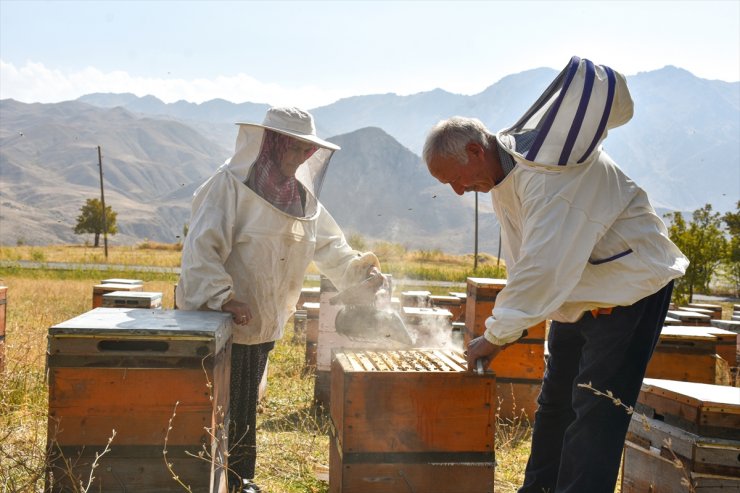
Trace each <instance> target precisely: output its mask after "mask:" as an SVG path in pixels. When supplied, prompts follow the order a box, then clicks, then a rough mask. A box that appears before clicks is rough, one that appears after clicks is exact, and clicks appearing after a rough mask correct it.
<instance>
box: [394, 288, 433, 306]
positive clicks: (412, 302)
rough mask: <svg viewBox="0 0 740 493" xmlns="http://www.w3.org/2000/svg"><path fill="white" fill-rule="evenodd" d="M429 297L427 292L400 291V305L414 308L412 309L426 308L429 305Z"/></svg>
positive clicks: (429, 294)
mask: <svg viewBox="0 0 740 493" xmlns="http://www.w3.org/2000/svg"><path fill="white" fill-rule="evenodd" d="M431 295H432V293H430V292H429V291H424V290H420V291H402V292H401V305H402V306H414V307H428V306H429V305H430V303H431V298H430V297H431Z"/></svg>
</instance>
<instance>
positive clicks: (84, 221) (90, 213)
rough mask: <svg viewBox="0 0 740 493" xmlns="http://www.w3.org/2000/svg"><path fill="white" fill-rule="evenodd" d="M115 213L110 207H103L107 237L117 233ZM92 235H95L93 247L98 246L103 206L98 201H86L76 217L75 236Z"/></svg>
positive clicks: (101, 230)
mask: <svg viewBox="0 0 740 493" xmlns="http://www.w3.org/2000/svg"><path fill="white" fill-rule="evenodd" d="M117 215H118V213H117V212H113V209H112V208H111V206H106V207H105V222H106V226H107V231H106V233H108V234H109V235H114V234H116V233H118V226H117V225H116V216H117ZM85 233H92V234H94V235H95V247H98V246H100V235H101V234H103V205H102V203H101V202H100V200H99V199H87V201H86V202H85V205H83V206H82V207H80V215H79V216H77V225H76V226H75V234H78V235H81V234H85Z"/></svg>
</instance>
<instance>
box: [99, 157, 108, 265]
mask: <svg viewBox="0 0 740 493" xmlns="http://www.w3.org/2000/svg"><path fill="white" fill-rule="evenodd" d="M98 168H100V203H101V204H102V205H103V245H105V259H106V260H108V221H107V218H106V217H105V216H106V213H105V195H104V194H103V154H102V152H101V151H100V146H98Z"/></svg>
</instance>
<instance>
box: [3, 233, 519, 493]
mask: <svg viewBox="0 0 740 493" xmlns="http://www.w3.org/2000/svg"><path fill="white" fill-rule="evenodd" d="M21 248H25V247H19V248H17V249H16V248H14V249H13V250H14V251H15V252H18V251H19V250H20V249H21ZM75 248H76V247H70V250H74V249H75ZM80 249H81V250H82V248H80ZM55 251H56V250H55V249H49V250H47V249H44V250H43V253H44V255H45V256H47V257H49V259H48V261H69V260H70V259H69V258H59V259H57V257H56V255H62V253H53V252H55ZM61 251H62V250H60V252H61ZM29 252H30V250H29V251H26V252H24V253H23V255H29ZM152 252H154V250H149V251H148V253H147V255H158V254H157V253H152ZM162 253H163V255H168V254H169V253H170V252H168V251H166V250H164V251H162ZM3 255H4V256H5V255H7V250H6V249H3ZM18 255H20V253H18ZM4 258H6V259H7V256H6V257H4ZM52 258H53V259H54V260H51V259H52ZM121 258H123V257H121ZM29 260H30V259H29ZM123 274H126V273H125V272H124V273H122V275H121V277H137V278H142V276H141V275H137V274H139V273H129V274H130V275H128V276H126V275H123ZM83 275H84V272H83V273H80V272H74V273H70V272H68V273H66V274H65V273H64V272H62V273H55V274H50V273H49V272H48V271H43V270H41V271H39V270H22V269H20V270H19V269H0V285H4V286H7V287H8V303H7V323H6V339H5V341H6V344H5V350H6V370H5V373H4V374H3V376H2V378H1V379H0V492H3V493H5V492H8V493H11V492H24V493H26V492H36V491H37V492H41V491H43V485H44V478H43V475H44V470H45V463H46V450H45V448H46V429H47V413H48V388H47V382H46V380H45V358H46V346H47V341H46V336H47V331H48V328H49V327H51V326H53V325H55V324H58V323H60V322H63V321H65V320H68V319H70V318H73V317H75V316H77V315H79V314H81V313H84V312H86V311H88V310H89V309H90V308H91V299H92V286H93V285H94V284H97V283H99V282H100V280H101V273H100V272H94V271H93V273H92V274H89V275H88V278H81V277H82V276H83ZM65 276H66V277H69V278H65ZM108 277H110V276H108ZM116 277H119V276H118V275H117V276H116ZM143 278H144V280H145V285H144V289H145V290H146V291H159V292H162V293H163V304H164V307H165V308H171V307H172V303H173V286H174V282H175V279H174V277H173V276H169V277H168V276H164V275H157V276H154V275H152V276H149V277H147V276H144V277H143ZM291 330H292V328H291V329H289V330H288V332H290V331H291ZM290 339H291V338H290V337H286V338H284V339H283V340H282V341H280V342H279V343H278V344H277V346H276V348H275V350H274V351H273V353H272V354H271V358H270V367H269V368H270V372H269V386H268V390H267V396H266V398H265V399H264V400H263V402H262V405H261V409H262V412H261V414H260V415H259V417H258V427H259V430H258V441H259V448H260V454H259V459H258V469H257V476H258V477H257V480H258V482H260V483H261V484H262V485H264V486H265V487H266V489H267V490H268V491H270V492H272V493H298V492H313V493H325V492H327V491H328V484H327V483H326V482H325V481H323V480H320V479H318V478H317V471H324V472H325V471H326V469H327V468H328V464H329V458H328V448H329V447H328V444H329V441H328V436H327V433H328V426H329V419H328V416H327V415H326V413H323V412H321V411H318V410H316V409H315V408H314V407H313V405H312V400H313V383H314V382H313V377H312V376H311V375H310V374H309V375H305V373H304V371H303V365H304V346H303V345H302V344H300V343H296V342H292V341H291V340H290ZM527 430H528V425H526V424H525V423H517V424H511V423H507V424H504V423H501V424H500V425H499V427H498V433H497V442H500V443H497V450H496V454H497V461H498V468H497V470H496V491H497V492H503V493H508V492H514V491H516V485H517V484H519V482H520V481H521V476H522V474H523V470H524V465H525V464H526V457H527V454H528V449H529V441H528V432H527ZM114 445H115V441H114ZM194 453H197V450H194ZM175 472H177V471H175ZM81 479H84V480H85V482H86V480H87V479H86V478H81ZM90 491H95V487H94V485H93V487H91V488H90ZM173 491H179V489H178V488H177V484H176V483H175V482H174V481H173ZM183 491H184V490H183Z"/></svg>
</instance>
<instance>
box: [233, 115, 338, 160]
mask: <svg viewBox="0 0 740 493" xmlns="http://www.w3.org/2000/svg"><path fill="white" fill-rule="evenodd" d="M237 125H251V126H255V127H262V128H267V129H270V130H273V131H275V132H279V133H281V134H284V135H289V136H291V137H295V138H296V139H299V140H303V141H305V142H310V143H312V144H316V145H317V146H319V147H323V148H325V149H332V150H334V151H337V150H339V146H338V145H336V144H332V143H331V142H327V141H326V140H324V139H320V138H319V137H318V136H317V135H316V125H314V122H313V116H312V115H311V114H310V113H308V112H307V111H303V110H302V109H300V108H295V107H274V108H270V109H269V110H267V113H266V114H265V119H264V121H263V122H262V123H249V122H237Z"/></svg>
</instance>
